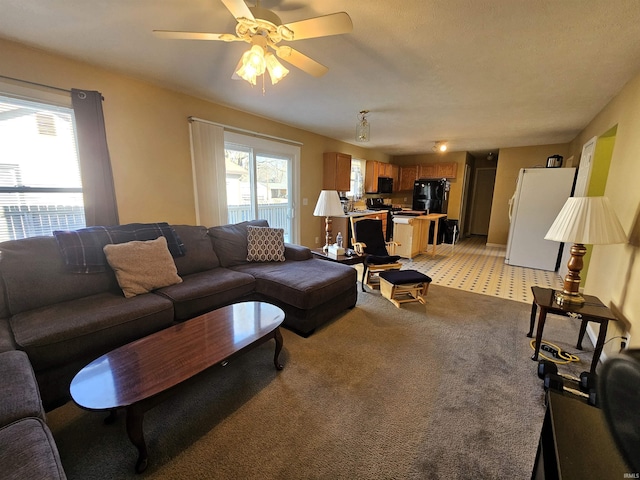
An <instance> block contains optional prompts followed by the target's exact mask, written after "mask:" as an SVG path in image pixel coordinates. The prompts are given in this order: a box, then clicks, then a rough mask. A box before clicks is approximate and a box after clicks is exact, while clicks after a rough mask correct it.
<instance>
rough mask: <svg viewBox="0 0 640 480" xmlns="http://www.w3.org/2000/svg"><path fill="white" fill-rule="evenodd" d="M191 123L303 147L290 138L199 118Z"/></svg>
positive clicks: (192, 119) (191, 119) (191, 118)
mask: <svg viewBox="0 0 640 480" xmlns="http://www.w3.org/2000/svg"><path fill="white" fill-rule="evenodd" d="M189 121H190V122H202V123H208V124H209V125H215V126H216V127H222V128H224V129H225V130H226V131H228V132H233V133H244V134H246V135H251V136H253V137H257V138H263V139H265V140H276V141H278V142H283V143H288V144H290V145H303V143H302V142H296V141H295V140H289V139H288V138H281V137H274V136H273V135H266V134H264V133H258V132H254V131H252V130H245V129H243V128H236V127H231V126H229V125H225V124H223V123H216V122H211V121H209V120H204V119H202V118H198V117H189Z"/></svg>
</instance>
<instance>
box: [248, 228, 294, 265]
mask: <svg viewBox="0 0 640 480" xmlns="http://www.w3.org/2000/svg"><path fill="white" fill-rule="evenodd" d="M247 261H248V262H284V261H285V258H284V229H283V228H269V227H253V226H249V227H247Z"/></svg>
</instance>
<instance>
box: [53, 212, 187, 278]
mask: <svg viewBox="0 0 640 480" xmlns="http://www.w3.org/2000/svg"><path fill="white" fill-rule="evenodd" d="M53 235H54V236H55V237H56V241H57V243H58V248H59V250H60V253H61V254H62V258H63V259H64V263H65V265H66V268H67V270H68V271H69V272H73V273H98V272H104V271H106V269H107V259H106V257H105V255H104V252H103V250H102V249H103V248H104V246H105V245H110V244H118V243H126V242H132V241H136V240H137V241H146V240H155V239H156V238H158V237H164V238H165V239H166V240H167V246H168V249H169V252H171V256H173V257H181V256H183V255H184V254H185V248H184V245H183V243H182V240H181V239H180V237H179V236H178V234H177V233H176V232H175V230H174V229H173V227H171V226H170V225H169V224H167V223H166V222H162V223H129V224H127V225H114V226H109V227H87V228H81V229H79V230H72V231H55V232H53Z"/></svg>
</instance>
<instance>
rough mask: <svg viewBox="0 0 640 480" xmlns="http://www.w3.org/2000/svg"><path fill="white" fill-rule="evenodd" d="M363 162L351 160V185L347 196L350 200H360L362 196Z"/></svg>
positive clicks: (355, 159)
mask: <svg viewBox="0 0 640 480" xmlns="http://www.w3.org/2000/svg"><path fill="white" fill-rule="evenodd" d="M364 162H365V161H364V160H358V159H357V158H352V159H351V184H350V189H349V192H348V193H347V196H348V197H350V198H351V199H352V200H360V199H361V198H362V196H363V195H364V174H365V163H364Z"/></svg>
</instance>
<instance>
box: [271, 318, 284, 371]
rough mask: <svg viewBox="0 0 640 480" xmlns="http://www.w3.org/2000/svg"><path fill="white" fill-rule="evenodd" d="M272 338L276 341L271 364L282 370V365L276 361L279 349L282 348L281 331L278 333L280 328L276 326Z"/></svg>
mask: <svg viewBox="0 0 640 480" xmlns="http://www.w3.org/2000/svg"><path fill="white" fill-rule="evenodd" d="M273 338H274V339H275V341H276V353H275V355H274V356H273V364H274V365H275V366H276V370H282V369H283V368H284V367H283V366H282V364H281V363H279V362H278V357H279V356H280V351H281V350H282V343H283V341H282V333H280V328H279V327H278V328H276V329H275V330H274V332H273Z"/></svg>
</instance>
